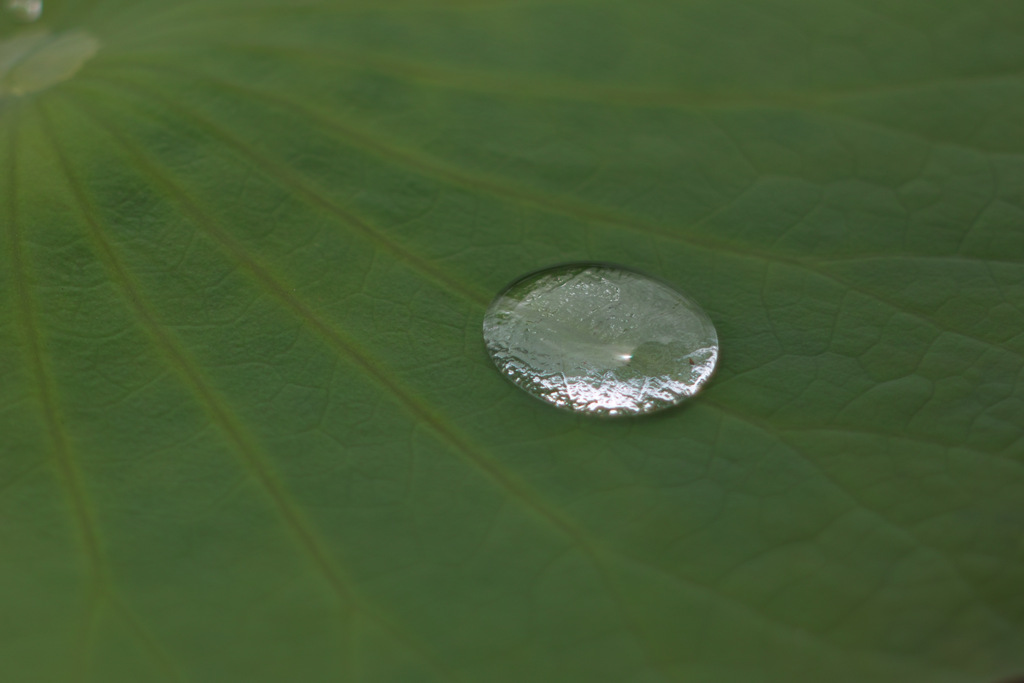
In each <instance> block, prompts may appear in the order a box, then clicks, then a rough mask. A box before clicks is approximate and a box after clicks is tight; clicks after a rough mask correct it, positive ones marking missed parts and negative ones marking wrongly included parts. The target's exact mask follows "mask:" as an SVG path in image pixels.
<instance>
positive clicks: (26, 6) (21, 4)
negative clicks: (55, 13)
mask: <svg viewBox="0 0 1024 683" xmlns="http://www.w3.org/2000/svg"><path fill="white" fill-rule="evenodd" d="M5 9H6V10H7V12H8V13H9V14H11V15H13V16H14V18H15V19H17V20H18V21H23V22H25V23H32V22H33V21H37V20H38V19H39V17H41V16H43V0H7V2H6V3H5Z"/></svg>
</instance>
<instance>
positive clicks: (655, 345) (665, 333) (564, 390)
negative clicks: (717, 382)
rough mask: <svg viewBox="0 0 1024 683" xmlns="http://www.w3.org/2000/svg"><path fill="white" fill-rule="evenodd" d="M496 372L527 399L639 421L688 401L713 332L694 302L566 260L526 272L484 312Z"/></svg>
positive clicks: (621, 273)
mask: <svg viewBox="0 0 1024 683" xmlns="http://www.w3.org/2000/svg"><path fill="white" fill-rule="evenodd" d="M484 341H485V342H486V344H487V350H488V352H489V353H490V354H491V359H492V360H493V361H494V364H495V365H497V366H498V369H499V370H500V371H501V372H502V374H504V375H505V376H507V377H508V378H509V379H511V380H512V381H513V382H514V383H515V384H516V385H518V386H519V387H521V388H522V389H524V390H526V391H527V392H529V393H530V394H532V395H533V396H536V397H537V398H539V399H541V400H544V401H547V402H548V403H552V404H554V405H556V406H558V407H560V408H565V409H567V410H572V411H574V412H578V413H584V414H588V415H600V416H607V417H617V416H624V415H642V414H644V413H650V412H653V411H656V410H661V409H663V408H668V407H670V406H674V405H677V404H678V403H681V402H682V401H684V400H686V399H687V398H689V397H690V396H693V395H694V394H696V393H697V392H698V391H699V390H700V389H701V387H702V386H703V385H704V384H705V383H706V382H707V381H708V379H709V378H710V377H711V374H712V373H713V372H714V370H715V365H716V363H717V362H718V335H717V333H716V332H715V327H714V325H713V324H712V323H711V320H710V319H709V318H708V316H707V314H705V313H704V311H703V310H702V309H701V308H700V306H698V305H697V304H696V303H695V302H693V301H691V300H690V299H689V298H687V297H686V296H684V295H683V294H681V293H680V292H678V291H676V290H674V289H672V288H671V287H669V286H668V285H666V284H664V283H662V282H660V281H658V280H655V279H652V278H649V277H647V276H645V275H641V274H640V273H637V272H634V271H631V270H627V269H624V268H619V267H616V266H609V265H602V264H595V263H576V264H570V265H564V266H557V267H555V268H549V269H547V270H542V271H539V272H537V273H533V274H532V275H528V276H526V277H524V278H523V279H521V280H518V281H517V282H515V283H513V284H512V285H511V286H509V287H508V289H506V290H505V291H504V292H502V293H501V294H499V295H498V297H497V298H496V299H495V300H494V302H493V303H492V304H491V306H490V308H488V309H487V313H486V315H485V316H484Z"/></svg>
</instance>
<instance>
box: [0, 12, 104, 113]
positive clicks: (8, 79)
mask: <svg viewBox="0 0 1024 683" xmlns="http://www.w3.org/2000/svg"><path fill="white" fill-rule="evenodd" d="M99 49H100V42H99V41H98V40H97V39H96V38H95V36H93V35H92V34H91V33H89V32H88V31H85V30H82V29H75V30H72V31H65V32H64V33H56V34H53V33H50V31H49V30H47V29H45V28H33V29H27V30H25V31H22V32H21V33H19V34H18V35H15V36H13V37H11V38H8V39H7V40H0V96H2V95H6V94H8V93H9V94H12V95H24V94H26V93H30V92H36V91H38V90H43V89H44V88H48V87H50V86H51V85H55V84H57V83H60V82H61V81H65V80H67V79H69V78H71V77H72V76H74V75H75V74H76V73H77V72H78V70H79V69H81V68H82V65H83V64H85V63H86V62H87V61H89V60H90V59H92V58H93V57H94V56H95V55H96V53H97V52H98V51H99Z"/></svg>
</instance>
